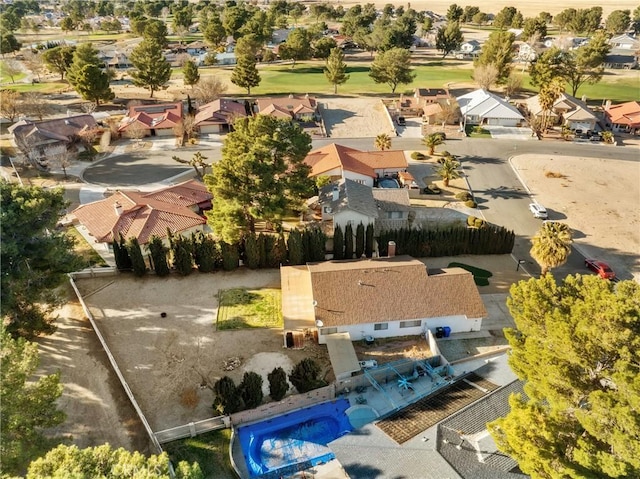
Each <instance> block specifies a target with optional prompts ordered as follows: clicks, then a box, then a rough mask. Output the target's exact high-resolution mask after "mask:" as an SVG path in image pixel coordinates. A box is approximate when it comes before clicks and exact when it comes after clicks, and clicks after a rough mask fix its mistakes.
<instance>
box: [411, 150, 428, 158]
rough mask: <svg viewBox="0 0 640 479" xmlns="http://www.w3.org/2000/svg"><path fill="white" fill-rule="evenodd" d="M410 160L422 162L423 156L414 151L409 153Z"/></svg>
mask: <svg viewBox="0 0 640 479" xmlns="http://www.w3.org/2000/svg"><path fill="white" fill-rule="evenodd" d="M411 158H412V159H414V160H424V159H425V156H424V153H420V152H419V151H414V152H413V153H411Z"/></svg>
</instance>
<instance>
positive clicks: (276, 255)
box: [269, 235, 287, 268]
mask: <svg viewBox="0 0 640 479" xmlns="http://www.w3.org/2000/svg"><path fill="white" fill-rule="evenodd" d="M286 261H287V243H286V242H285V240H284V236H282V235H280V236H278V239H277V240H276V241H275V242H274V243H273V248H272V249H271V252H270V254H269V266H270V267H271V268H277V267H278V266H280V265H282V264H284V263H286Z"/></svg>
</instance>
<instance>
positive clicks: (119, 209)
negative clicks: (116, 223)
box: [113, 201, 122, 216]
mask: <svg viewBox="0 0 640 479" xmlns="http://www.w3.org/2000/svg"><path fill="white" fill-rule="evenodd" d="M113 209H114V210H115V212H116V216H120V215H121V214H122V205H121V204H120V202H119V201H116V202H115V203H114V204H113Z"/></svg>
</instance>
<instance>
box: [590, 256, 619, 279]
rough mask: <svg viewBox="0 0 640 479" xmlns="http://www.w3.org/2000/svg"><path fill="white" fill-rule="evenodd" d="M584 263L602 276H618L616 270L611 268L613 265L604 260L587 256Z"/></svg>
mask: <svg viewBox="0 0 640 479" xmlns="http://www.w3.org/2000/svg"><path fill="white" fill-rule="evenodd" d="M584 265H585V266H586V267H587V268H589V269H590V270H591V271H593V272H594V273H597V274H598V276H600V277H601V278H604V279H613V278H615V277H616V273H614V271H613V270H612V269H611V266H609V265H608V264H607V263H605V262H604V261H599V260H597V259H593V258H587V259H585V260H584Z"/></svg>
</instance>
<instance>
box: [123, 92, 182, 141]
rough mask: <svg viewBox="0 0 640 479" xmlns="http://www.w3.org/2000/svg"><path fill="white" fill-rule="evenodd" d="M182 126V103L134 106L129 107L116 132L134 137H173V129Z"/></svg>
mask: <svg viewBox="0 0 640 479" xmlns="http://www.w3.org/2000/svg"><path fill="white" fill-rule="evenodd" d="M181 125H182V102H181V101H177V102H174V103H162V104H159V105H134V106H130V107H129V111H128V112H127V114H126V116H125V117H124V118H123V119H122V121H121V122H120V126H119V127H118V132H120V133H122V134H123V135H125V136H127V135H129V136H133V137H134V138H135V137H140V138H141V137H143V136H175V134H176V132H175V129H176V128H178V127H180V126H181Z"/></svg>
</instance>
